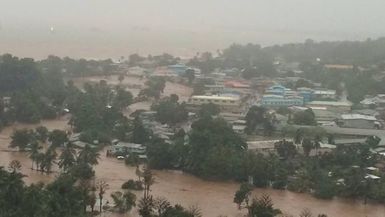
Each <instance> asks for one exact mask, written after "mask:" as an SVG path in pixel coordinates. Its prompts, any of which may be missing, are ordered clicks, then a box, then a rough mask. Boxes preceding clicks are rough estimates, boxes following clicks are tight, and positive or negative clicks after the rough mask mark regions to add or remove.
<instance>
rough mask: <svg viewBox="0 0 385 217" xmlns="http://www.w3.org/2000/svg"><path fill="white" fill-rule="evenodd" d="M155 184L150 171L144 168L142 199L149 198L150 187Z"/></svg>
mask: <svg viewBox="0 0 385 217" xmlns="http://www.w3.org/2000/svg"><path fill="white" fill-rule="evenodd" d="M154 182H155V178H154V176H153V175H152V172H151V170H150V169H149V168H148V167H146V168H145V169H144V172H143V184H144V197H145V198H147V197H149V196H150V187H151V185H153V184H154Z"/></svg>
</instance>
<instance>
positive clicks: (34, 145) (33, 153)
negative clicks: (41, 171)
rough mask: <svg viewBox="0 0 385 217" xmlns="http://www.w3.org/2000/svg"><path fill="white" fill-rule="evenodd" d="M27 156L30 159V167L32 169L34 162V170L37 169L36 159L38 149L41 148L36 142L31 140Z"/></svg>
mask: <svg viewBox="0 0 385 217" xmlns="http://www.w3.org/2000/svg"><path fill="white" fill-rule="evenodd" d="M30 148H31V149H30V151H29V158H30V159H31V160H32V166H31V169H33V164H34V163H35V162H36V170H37V169H38V165H37V161H38V157H39V150H40V149H41V148H42V147H41V146H40V145H39V143H38V142H33V143H32V144H31V146H30Z"/></svg>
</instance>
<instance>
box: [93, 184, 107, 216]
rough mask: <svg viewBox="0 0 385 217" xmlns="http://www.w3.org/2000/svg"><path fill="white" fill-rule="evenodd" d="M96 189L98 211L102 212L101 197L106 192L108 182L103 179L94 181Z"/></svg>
mask: <svg viewBox="0 0 385 217" xmlns="http://www.w3.org/2000/svg"><path fill="white" fill-rule="evenodd" d="M96 189H97V190H98V196H99V212H100V213H102V206H103V197H104V194H105V193H106V190H107V189H108V184H107V182H106V181H104V180H99V181H98V182H97V183H96Z"/></svg>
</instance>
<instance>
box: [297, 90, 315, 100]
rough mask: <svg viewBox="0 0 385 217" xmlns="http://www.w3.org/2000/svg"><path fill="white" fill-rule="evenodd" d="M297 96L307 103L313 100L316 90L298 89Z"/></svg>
mask: <svg viewBox="0 0 385 217" xmlns="http://www.w3.org/2000/svg"><path fill="white" fill-rule="evenodd" d="M297 94H298V95H299V96H302V97H303V102H304V103H307V102H310V101H312V100H313V97H314V90H313V89H311V88H308V87H300V88H297Z"/></svg>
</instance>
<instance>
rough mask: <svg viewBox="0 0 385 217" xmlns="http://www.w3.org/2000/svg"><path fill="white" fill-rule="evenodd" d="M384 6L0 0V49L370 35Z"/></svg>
mask: <svg viewBox="0 0 385 217" xmlns="http://www.w3.org/2000/svg"><path fill="white" fill-rule="evenodd" d="M384 8H385V0H0V53H4V52H12V53H15V54H17V55H22V56H34V57H38V58H39V57H44V56H46V55H48V54H50V53H52V54H57V55H61V56H65V55H69V56H75V57H80V56H84V57H88V58H92V57H95V58H102V57H117V56H120V55H128V54H129V53H132V52H140V53H161V52H170V53H174V54H177V55H186V56H188V55H191V54H193V53H195V52H198V51H205V50H215V49H222V48H224V47H226V46H228V45H229V44H231V43H233V42H237V43H247V42H252V43H260V44H263V45H270V44H274V43H284V42H296V41H303V40H305V39H306V38H313V39H315V40H344V39H349V40H356V39H365V38H367V37H372V38H376V37H379V36H383V35H384V36H385V13H384ZM51 27H53V28H54V32H50V28H51Z"/></svg>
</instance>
